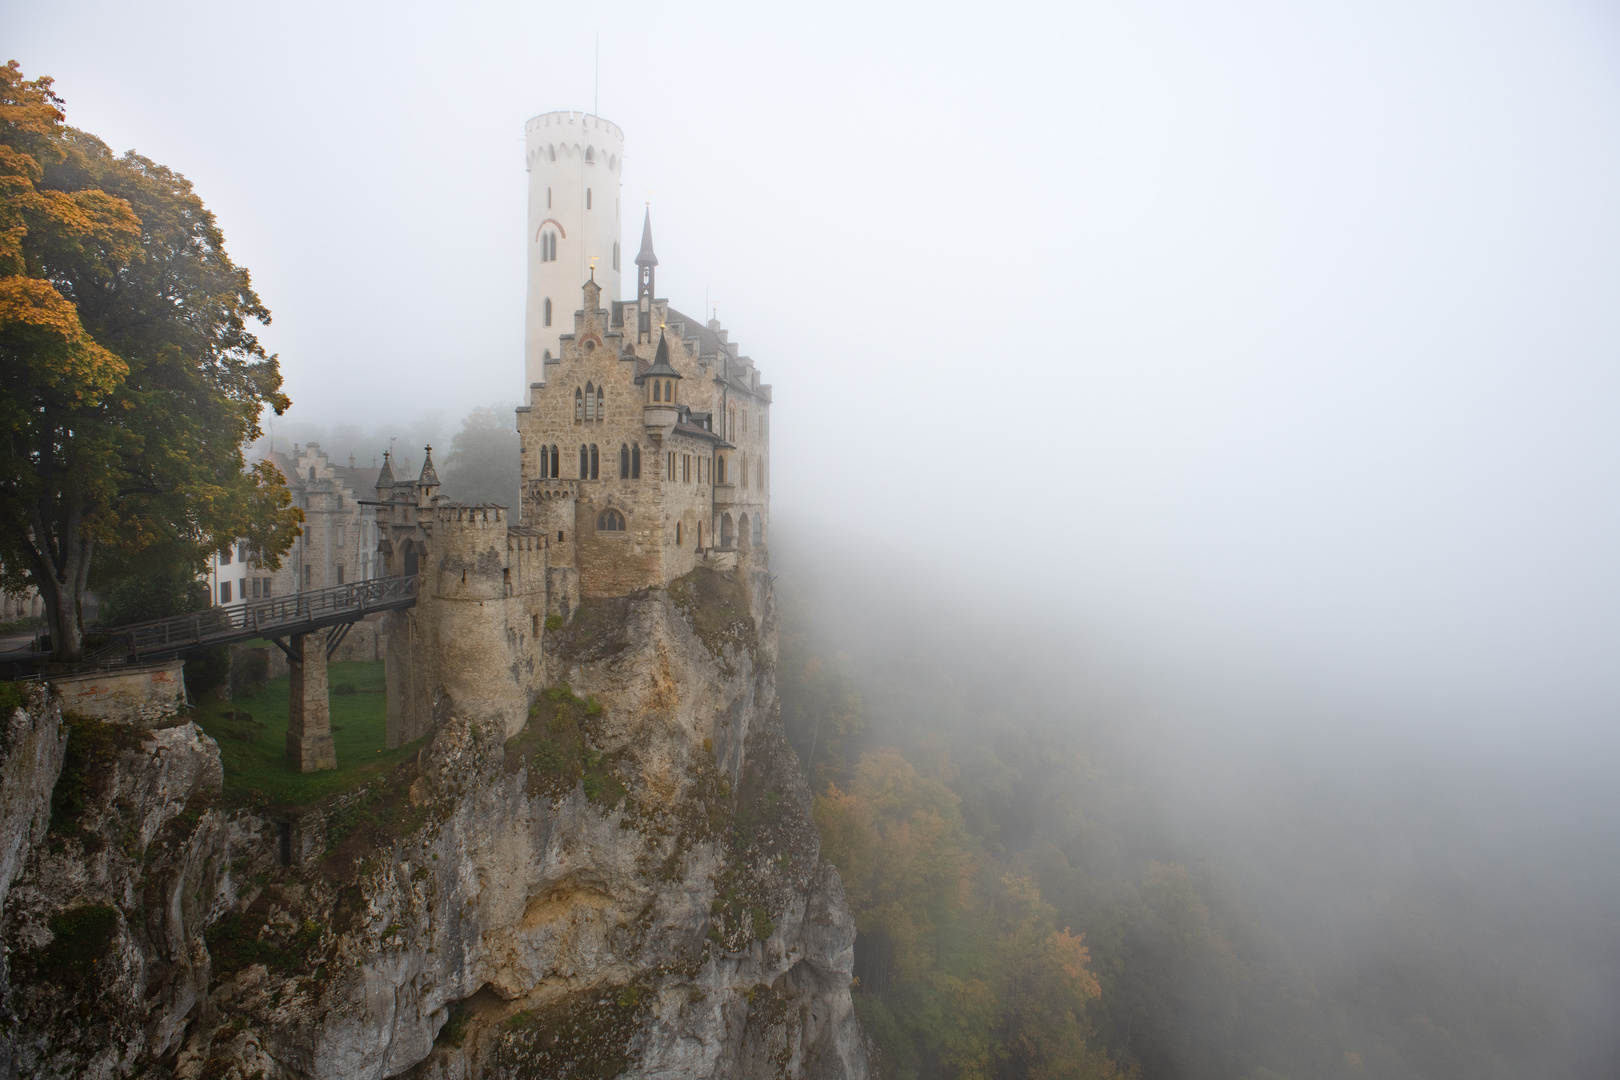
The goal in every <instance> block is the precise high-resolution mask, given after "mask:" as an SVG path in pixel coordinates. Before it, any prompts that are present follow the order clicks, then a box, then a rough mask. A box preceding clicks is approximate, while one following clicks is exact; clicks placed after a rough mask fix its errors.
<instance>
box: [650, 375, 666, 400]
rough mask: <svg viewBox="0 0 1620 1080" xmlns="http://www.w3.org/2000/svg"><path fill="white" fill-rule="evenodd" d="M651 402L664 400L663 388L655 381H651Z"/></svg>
mask: <svg viewBox="0 0 1620 1080" xmlns="http://www.w3.org/2000/svg"><path fill="white" fill-rule="evenodd" d="M653 400H654V401H663V400H664V386H663V384H662V383H660V382H659V381H658V380H657V379H654V380H653Z"/></svg>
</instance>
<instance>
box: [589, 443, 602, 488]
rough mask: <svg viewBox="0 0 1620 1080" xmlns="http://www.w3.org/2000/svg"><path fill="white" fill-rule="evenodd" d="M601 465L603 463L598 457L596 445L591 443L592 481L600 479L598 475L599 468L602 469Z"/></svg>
mask: <svg viewBox="0 0 1620 1080" xmlns="http://www.w3.org/2000/svg"><path fill="white" fill-rule="evenodd" d="M601 463H602V462H601V458H600V457H598V456H597V453H596V444H595V443H591V479H592V480H597V479H600V477H599V476H598V475H597V474H598V471H599V467H600V465H601Z"/></svg>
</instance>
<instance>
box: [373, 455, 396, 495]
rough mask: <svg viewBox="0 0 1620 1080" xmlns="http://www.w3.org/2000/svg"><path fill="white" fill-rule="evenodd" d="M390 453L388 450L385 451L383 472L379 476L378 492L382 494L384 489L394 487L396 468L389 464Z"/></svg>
mask: <svg viewBox="0 0 1620 1080" xmlns="http://www.w3.org/2000/svg"><path fill="white" fill-rule="evenodd" d="M389 453H390V452H389V451H387V450H384V451H383V467H382V471H381V472H379V473H378V474H377V491H378V492H381V491H382V489H383V488H391V487H393V486H394V467H393V465H391V464H389V461H388V457H389Z"/></svg>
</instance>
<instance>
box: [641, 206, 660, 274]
mask: <svg viewBox="0 0 1620 1080" xmlns="http://www.w3.org/2000/svg"><path fill="white" fill-rule="evenodd" d="M636 265H637V266H657V265H658V256H657V255H654V254H653V246H652V208H651V207H648V208H647V214H646V216H645V217H643V218H642V219H641V251H640V253H638V254H637V255H636Z"/></svg>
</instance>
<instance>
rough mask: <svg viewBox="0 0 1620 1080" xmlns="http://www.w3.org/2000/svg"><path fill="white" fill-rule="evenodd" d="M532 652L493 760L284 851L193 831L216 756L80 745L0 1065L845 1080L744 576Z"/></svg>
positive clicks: (809, 874) (836, 1016)
mask: <svg viewBox="0 0 1620 1080" xmlns="http://www.w3.org/2000/svg"><path fill="white" fill-rule="evenodd" d="M548 638H549V640H548V641H547V643H546V645H547V656H548V663H550V664H551V665H553V669H552V672H551V675H552V679H551V681H552V683H553V688H552V689H551V690H550V691H548V692H547V693H546V694H545V695H544V696H543V697H542V698H541V700H540V701H539V702H538V703H537V705H536V706H535V708H534V709H533V710H531V715H530V718H529V720H528V722H527V724H526V725H525V726H524V727H523V729H522V730H521V731H519V732H518V733H517V734H516V735H514V736H512V737H511V738H508V737H507V729H506V727H505V725H504V724H503V723H502V722H501V721H500V719H499V718H482V717H478V716H463V715H451V716H450V717H449V718H448V719H447V720H446V721H445V722H444V723H442V724H441V725H440V727H439V728H438V730H437V731H436V732H435V734H434V735H433V737H432V738H431V739H430V740H429V741H428V742H427V743H426V744H425V745H424V748H423V750H422V751H421V753H420V754H419V755H418V757H417V760H416V761H415V762H414V763H412V764H411V765H409V766H407V767H405V768H403V769H401V770H400V771H399V772H398V773H397V774H396V775H395V776H393V777H391V778H390V779H389V780H388V781H387V782H380V783H377V784H373V785H372V786H371V787H370V788H368V789H363V790H361V791H358V792H354V793H351V794H350V795H348V796H346V797H344V798H342V799H339V800H337V801H335V802H334V803H332V804H329V805H326V806H322V807H319V808H311V809H310V810H308V811H306V812H305V813H303V814H302V816H301V817H299V818H298V820H297V821H294V822H287V823H285V825H284V823H283V822H281V821H278V820H275V819H274V818H271V817H268V816H262V815H256V814H253V813H250V812H247V811H235V812H230V813H227V812H226V811H224V810H221V809H220V808H218V807H217V806H216V805H215V803H214V799H213V796H212V793H214V792H217V791H218V789H219V774H218V761H219V758H218V751H217V748H216V747H214V746H213V744H212V743H211V742H210V741H209V740H208V739H207V737H206V736H204V735H202V734H201V733H200V732H199V731H197V729H196V728H195V727H193V726H192V725H190V724H182V725H180V726H177V727H172V728H168V729H165V730H161V731H156V732H132V731H125V732H123V733H121V734H120V738H121V739H122V742H118V743H115V744H111V745H109V746H104V747H103V748H102V750H101V752H100V756H99V758H97V759H96V760H94V761H90V762H89V764H88V765H86V766H85V768H84V771H83V776H84V778H85V782H84V784H83V787H84V788H85V790H86V793H87V794H86V796H85V799H84V803H85V806H84V809H83V810H82V811H81V812H80V814H79V819H78V823H77V825H76V826H75V827H74V828H75V829H76V830H77V831H70V830H67V829H59V828H57V826H55V825H53V827H52V832H51V834H50V836H49V838H47V839H45V840H44V842H43V843H39V842H35V843H33V844H32V845H31V846H30V847H29V850H28V853H27V855H26V859H25V860H24V864H23V872H22V876H21V877H20V879H19V880H18V881H17V883H16V884H15V885H14V886H13V889H12V893H11V896H10V898H9V899H8V900H7V901H6V906H5V911H4V931H5V936H6V942H7V944H8V946H9V948H10V950H11V957H12V964H11V968H12V971H11V986H10V992H9V1001H8V1002H7V1005H8V1007H9V1009H10V1011H11V1013H12V1014H13V1015H14V1016H15V1018H16V1020H17V1022H16V1023H15V1024H13V1025H11V1026H10V1027H9V1028H7V1030H6V1032H5V1033H4V1034H0V1040H9V1043H8V1044H7V1050H8V1053H9V1055H10V1057H9V1058H5V1057H0V1061H7V1060H9V1062H10V1069H11V1070H12V1071H13V1072H15V1073H17V1074H21V1075H30V1074H37V1073H46V1072H51V1071H55V1070H57V1069H60V1068H63V1067H66V1068H67V1069H68V1070H69V1071H70V1072H71V1071H75V1070H82V1072H80V1075H86V1076H119V1075H132V1074H135V1075H138V1074H142V1073H148V1074H151V1075H165V1076H167V1075H173V1076H177V1077H183V1078H192V1077H198V1078H206V1080H226V1078H229V1077H234V1076H240V1077H242V1078H243V1080H247V1078H250V1077H255V1076H257V1075H261V1074H262V1075H263V1076H264V1077H266V1078H277V1077H295V1076H297V1077H305V1076H308V1077H332V1078H342V1080H363V1078H380V1077H385V1076H396V1075H402V1074H404V1075H410V1076H415V1077H423V1078H427V1077H433V1078H440V1077H442V1078H446V1080H449V1078H457V1080H460V1078H468V1080H472V1078H478V1077H496V1076H499V1077H523V1076H534V1077H542V1076H543V1077H568V1076H580V1077H584V1076H589V1077H612V1076H617V1075H621V1074H623V1075H628V1076H632V1077H641V1076H646V1077H675V1076H692V1077H699V1076H701V1077H752V1076H766V1075H769V1076H778V1075H787V1076H793V1077H815V1078H821V1077H827V1078H841V1077H851V1078H854V1077H864V1076H865V1075H866V1071H867V1070H866V1059H865V1054H864V1050H863V1045H862V1042H861V1038H860V1034H859V1031H858V1028H857V1025H856V1022H855V1020H854V1016H853V1013H852V1010H851V1005H850V999H849V981H850V971H851V961H852V945H853V940H854V925H853V922H852V920H851V918H850V915H849V911H848V908H847V906H846V904H845V902H844V897H843V892H842V888H841V886H840V884H839V881H838V877H837V874H836V873H835V872H834V871H833V870H832V869H831V868H830V867H829V866H827V865H826V864H824V863H822V862H821V861H820V859H819V857H818V844H817V838H816V834H815V830H814V826H813V824H812V822H811V820H810V816H809V800H808V793H807V791H806V790H805V787H804V784H803V781H802V779H801V778H800V775H799V770H798V765H797V762H796V760H795V758H794V757H793V755H792V752H791V751H790V750H789V749H788V748H787V745H786V743H785V741H784V739H783V736H782V731H781V724H780V719H779V716H778V710H777V706H776V700H775V684H774V676H773V669H774V660H775V614H774V609H773V599H772V597H771V594H770V585H769V580H768V578H766V576H765V575H763V574H754V575H749V574H748V573H747V572H746V571H738V572H736V573H734V574H729V575H721V574H717V573H714V572H710V571H698V572H697V573H695V574H694V575H691V576H689V577H687V578H684V579H681V580H680V581H678V582H676V583H675V585H674V586H673V587H672V588H671V589H669V590H667V591H666V590H648V591H644V592H641V593H638V594H635V595H634V596H631V597H628V598H624V599H619V600H614V601H606V602H601V603H592V604H587V605H586V606H585V607H584V608H583V609H581V610H580V611H579V612H578V613H577V614H576V615H575V618H574V619H573V621H572V622H571V623H570V625H569V626H567V627H565V628H563V629H561V630H559V631H552V632H548ZM80 756H81V757H82V755H80ZM67 757H68V759H69V766H70V767H76V766H74V761H75V760H76V758H75V752H74V747H72V746H70V747H69V749H68V754H67ZM69 773H70V769H64V772H63V775H64V777H68V776H69ZM73 775H74V776H77V775H79V774H78V773H74V774H73ZM60 801H61V800H60V799H59V800H58V802H59V803H60ZM37 831H39V830H38V829H37V828H36V832H37ZM100 837H107V838H110V840H109V841H107V842H102V846H101V847H100V848H99V849H97V850H92V849H94V848H96V845H97V843H98V838H100ZM284 859H285V860H286V861H285V863H284V861H283V860H284ZM69 969H71V970H72V971H74V972H76V973H77V977H76V978H70V979H63V978H59V977H56V976H55V975H54V974H53V972H59V971H63V970H69Z"/></svg>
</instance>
